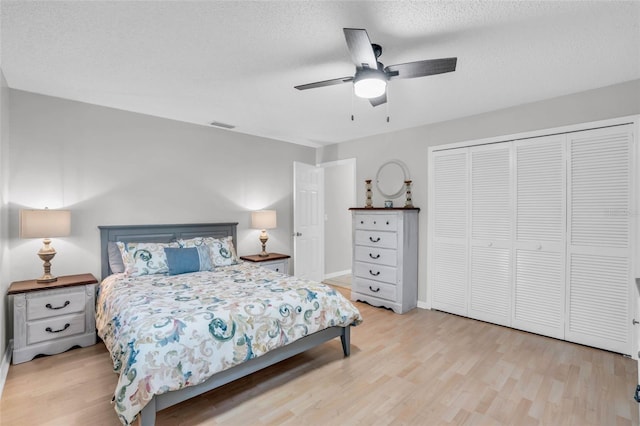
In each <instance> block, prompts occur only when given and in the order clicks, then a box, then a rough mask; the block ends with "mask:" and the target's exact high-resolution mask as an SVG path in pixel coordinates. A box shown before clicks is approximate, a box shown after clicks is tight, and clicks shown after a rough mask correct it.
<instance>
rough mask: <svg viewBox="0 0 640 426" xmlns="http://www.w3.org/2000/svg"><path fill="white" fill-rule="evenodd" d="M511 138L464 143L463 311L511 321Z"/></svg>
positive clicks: (483, 317) (486, 317)
mask: <svg viewBox="0 0 640 426" xmlns="http://www.w3.org/2000/svg"><path fill="white" fill-rule="evenodd" d="M511 148H512V144H511V143H499V144H494V145H486V146H478V147H473V148H470V155H471V176H470V188H471V205H470V207H471V209H470V219H471V242H470V253H469V256H470V280H469V283H470V284H469V313H468V315H469V316H470V317H472V318H476V319H479V320H483V321H490V322H493V323H496V324H501V325H510V324H511V288H512V286H511V276H512V275H511V258H512V255H511V250H512V242H511V238H512V236H511V232H512V228H513V226H512V222H513V214H512V210H513V208H512V196H511V194H512V186H511V185H512V179H511V169H512V166H511Z"/></svg>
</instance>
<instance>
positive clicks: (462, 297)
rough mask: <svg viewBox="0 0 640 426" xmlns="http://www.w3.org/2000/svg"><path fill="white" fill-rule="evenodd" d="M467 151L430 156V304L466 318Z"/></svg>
mask: <svg viewBox="0 0 640 426" xmlns="http://www.w3.org/2000/svg"><path fill="white" fill-rule="evenodd" d="M467 162H468V149H466V148H463V149H454V150H449V151H439V152H434V153H433V154H432V156H431V165H430V166H431V168H432V172H431V176H432V185H431V194H430V197H431V202H432V204H431V206H432V210H431V211H432V215H433V218H432V220H433V225H432V232H433V237H432V241H433V245H432V250H431V271H430V274H431V277H430V278H431V286H432V293H431V304H432V306H433V308H434V309H441V310H443V311H446V312H451V313H454V314H459V315H467V280H468V272H467V270H468V268H467V263H468V261H467V244H468V232H467V229H468V225H467V197H468V181H469V178H468V170H467Z"/></svg>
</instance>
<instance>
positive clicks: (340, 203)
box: [322, 160, 356, 277]
mask: <svg viewBox="0 0 640 426" xmlns="http://www.w3.org/2000/svg"><path fill="white" fill-rule="evenodd" d="M322 166H323V167H324V188H325V194H324V212H325V226H324V235H325V238H324V240H325V241H324V275H325V277H326V276H327V275H328V276H330V277H332V276H335V274H337V273H345V272H346V271H350V270H351V251H352V249H351V212H350V211H349V210H348V209H349V207H356V206H355V188H354V185H355V179H356V177H355V161H349V160H343V161H338V162H331V163H328V164H323V165H322Z"/></svg>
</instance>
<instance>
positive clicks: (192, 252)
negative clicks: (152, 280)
mask: <svg viewBox="0 0 640 426" xmlns="http://www.w3.org/2000/svg"><path fill="white" fill-rule="evenodd" d="M164 252H165V254H166V255H167V266H169V275H179V274H186V273H188V272H198V271H201V270H203V269H200V255H199V254H198V249H197V248H195V247H193V248H168V247H165V248H164Z"/></svg>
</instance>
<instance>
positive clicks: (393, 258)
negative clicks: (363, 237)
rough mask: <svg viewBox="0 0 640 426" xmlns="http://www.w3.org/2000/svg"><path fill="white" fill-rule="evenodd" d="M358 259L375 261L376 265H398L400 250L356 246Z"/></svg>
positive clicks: (360, 260)
mask: <svg viewBox="0 0 640 426" xmlns="http://www.w3.org/2000/svg"><path fill="white" fill-rule="evenodd" d="M355 255H356V261H359V262H369V263H375V264H376V265H388V266H396V265H397V264H398V252H397V251H396V250H394V249H384V248H377V247H365V246H356V253H355Z"/></svg>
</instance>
